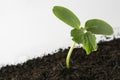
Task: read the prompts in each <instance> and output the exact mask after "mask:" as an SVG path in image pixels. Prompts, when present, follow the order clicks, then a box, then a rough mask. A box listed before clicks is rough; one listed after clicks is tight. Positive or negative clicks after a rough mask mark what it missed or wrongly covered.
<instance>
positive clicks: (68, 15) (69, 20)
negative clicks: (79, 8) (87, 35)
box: [53, 6, 80, 29]
mask: <svg viewBox="0 0 120 80" xmlns="http://www.w3.org/2000/svg"><path fill="white" fill-rule="evenodd" d="M53 13H54V14H55V16H56V17H58V18H59V19H60V20H62V21H63V22H65V23H66V24H68V25H70V26H71V27H73V28H76V29H79V27H80V21H79V19H78V18H77V16H76V15H75V14H74V13H73V12H72V11H70V10H69V9H67V8H64V7H62V6H54V8H53Z"/></svg>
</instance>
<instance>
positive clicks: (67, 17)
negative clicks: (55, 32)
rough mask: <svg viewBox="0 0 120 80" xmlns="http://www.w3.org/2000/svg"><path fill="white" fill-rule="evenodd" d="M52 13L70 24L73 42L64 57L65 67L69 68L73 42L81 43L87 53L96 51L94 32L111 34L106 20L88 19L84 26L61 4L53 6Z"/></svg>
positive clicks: (111, 30)
mask: <svg viewBox="0 0 120 80" xmlns="http://www.w3.org/2000/svg"><path fill="white" fill-rule="evenodd" d="M53 13H54V14H55V16H56V17H57V18H59V19H60V20H62V21H63V22H65V23H66V24H68V25H69V26H71V27H72V28H73V29H72V30H71V37H72V40H73V44H72V46H71V47H70V50H69V52H68V55H67V57H66V67H67V68H68V69H69V68H70V57H71V54H72V51H73V49H74V47H75V44H82V48H83V49H84V50H85V51H86V54H87V55H89V54H90V53H91V52H92V51H96V50H97V48H98V46H97V43H96V36H95V34H99V35H100V34H101V35H112V34H113V28H112V27H111V25H109V24H108V23H107V22H105V21H103V20H100V19H90V20H88V21H86V23H85V25H84V27H81V26H80V24H81V23H80V20H79V19H78V18H77V16H76V15H75V14H74V13H73V12H72V11H70V10H69V9H67V8H65V7H62V6H54V7H53Z"/></svg>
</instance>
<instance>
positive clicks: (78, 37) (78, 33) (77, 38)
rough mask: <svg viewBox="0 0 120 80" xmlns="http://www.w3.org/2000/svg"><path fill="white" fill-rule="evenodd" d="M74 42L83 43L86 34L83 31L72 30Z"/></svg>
mask: <svg viewBox="0 0 120 80" xmlns="http://www.w3.org/2000/svg"><path fill="white" fill-rule="evenodd" d="M71 36H72V40H73V41H74V42H76V43H78V44H80V43H82V40H83V36H84V32H83V30H82V29H73V30H71Z"/></svg>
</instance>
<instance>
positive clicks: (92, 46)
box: [82, 32, 97, 55]
mask: <svg viewBox="0 0 120 80" xmlns="http://www.w3.org/2000/svg"><path fill="white" fill-rule="evenodd" d="M82 45H83V49H85V51H86V53H87V55H89V54H90V53H91V52H92V51H96V50H97V43H96V37H95V35H94V34H92V33H91V32H86V33H85V35H84V40H83V42H82Z"/></svg>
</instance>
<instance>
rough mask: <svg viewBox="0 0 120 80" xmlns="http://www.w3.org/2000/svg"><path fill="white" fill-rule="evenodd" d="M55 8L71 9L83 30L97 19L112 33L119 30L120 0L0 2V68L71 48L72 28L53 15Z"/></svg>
mask: <svg viewBox="0 0 120 80" xmlns="http://www.w3.org/2000/svg"><path fill="white" fill-rule="evenodd" d="M54 5H59V6H65V7H67V8H69V9H71V10H72V11H73V12H74V13H75V14H76V15H77V16H78V17H79V18H80V20H81V23H82V26H84V22H85V21H86V20H88V19H91V18H100V19H103V20H105V21H107V22H108V23H110V24H111V25H112V26H113V27H114V29H115V27H120V0H0V65H6V64H15V63H19V62H23V61H25V60H27V59H30V58H33V57H36V56H41V55H44V54H48V53H50V52H54V51H55V50H57V49H59V48H65V47H68V46H70V45H71V43H72V41H71V37H70V34H69V32H70V30H71V27H69V26H68V25H66V24H64V23H63V22H62V21H60V20H58V19H57V18H56V17H55V16H54V15H53V13H52V8H53V6H54ZM116 33H117V32H116Z"/></svg>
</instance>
